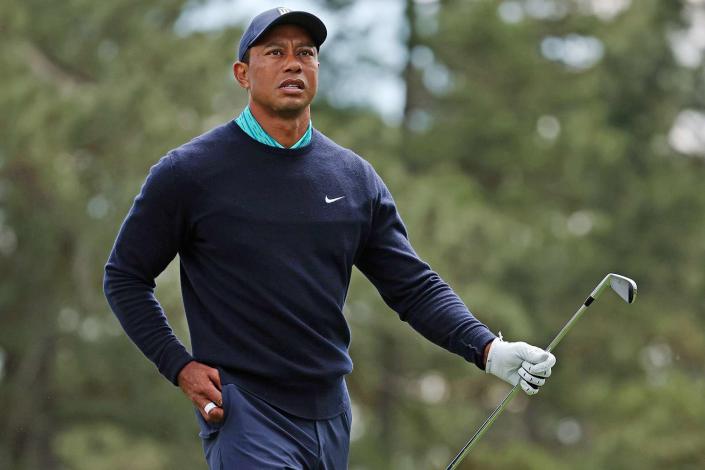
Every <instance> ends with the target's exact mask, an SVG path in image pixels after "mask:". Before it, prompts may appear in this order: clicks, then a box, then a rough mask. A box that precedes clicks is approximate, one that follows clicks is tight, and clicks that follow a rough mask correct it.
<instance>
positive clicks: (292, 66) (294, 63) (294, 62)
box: [284, 53, 301, 73]
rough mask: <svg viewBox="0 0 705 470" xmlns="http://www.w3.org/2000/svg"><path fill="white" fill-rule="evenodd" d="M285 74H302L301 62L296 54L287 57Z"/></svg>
mask: <svg viewBox="0 0 705 470" xmlns="http://www.w3.org/2000/svg"><path fill="white" fill-rule="evenodd" d="M284 71H285V72H293V73H300V72H301V62H299V59H298V57H296V53H294V54H287V55H286V68H285V69H284Z"/></svg>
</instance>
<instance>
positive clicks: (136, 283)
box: [103, 155, 192, 385]
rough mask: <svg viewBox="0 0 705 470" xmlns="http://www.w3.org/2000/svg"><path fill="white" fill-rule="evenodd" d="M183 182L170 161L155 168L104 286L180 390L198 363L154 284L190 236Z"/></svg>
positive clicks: (140, 343)
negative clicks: (181, 377) (187, 370)
mask: <svg viewBox="0 0 705 470" xmlns="http://www.w3.org/2000/svg"><path fill="white" fill-rule="evenodd" d="M178 176H179V175H178V172H177V169H176V168H175V167H174V165H173V162H172V160H171V156H170V155H167V156H165V157H163V158H162V159H161V160H159V162H158V163H157V164H155V165H154V166H152V168H151V169H150V172H149V175H148V176H147V179H146V181H145V182H144V184H143V186H142V189H141V191H140V193H139V195H138V196H137V197H136V198H135V200H134V203H133V206H132V208H131V209H130V212H129V213H128V215H127V217H126V219H125V220H124V222H123V224H122V227H121V228H120V232H119V233H118V236H117V239H116V241H115V244H114V246H113V249H112V252H111V254H110V258H109V259H108V262H107V264H106V266H105V276H104V280H103V289H104V292H105V296H106V298H107V300H108V303H109V304H110V307H111V308H112V310H113V312H114V313H115V315H116V316H117V318H118V320H119V321H120V324H121V325H122V327H123V328H124V330H125V332H126V333H127V335H128V336H129V337H130V339H131V340H132V341H133V342H134V343H135V344H136V345H137V347H138V348H139V349H140V350H141V351H142V353H144V355H145V356H147V357H148V358H149V359H150V360H151V361H152V362H154V364H155V365H156V366H157V368H158V369H159V371H160V372H161V374H162V375H164V376H165V377H166V378H167V379H169V380H170V381H171V382H172V383H173V384H175V385H176V384H177V376H178V373H179V371H180V370H181V369H182V368H183V367H184V366H185V365H186V364H187V363H188V362H189V361H191V360H192V357H191V354H189V352H188V351H187V350H186V348H185V347H184V345H183V344H182V343H181V342H180V341H179V339H178V338H177V337H176V335H174V332H173V331H172V329H171V327H170V326H169V323H168V321H167V318H166V316H165V315H164V311H163V309H162V307H161V305H160V304H159V301H158V300H157V299H156V297H155V296H154V288H155V286H156V284H155V282H154V280H155V278H156V277H157V276H158V275H159V274H160V273H161V272H162V271H163V270H164V269H165V268H166V267H167V265H168V264H169V263H170V262H171V260H172V259H174V257H175V256H176V254H177V253H178V251H179V249H180V247H181V246H182V244H183V242H184V239H185V238H186V236H187V232H188V230H187V222H186V215H185V213H184V212H185V211H184V208H183V204H182V196H183V193H184V192H185V188H184V187H183V186H182V185H180V182H179V179H178Z"/></svg>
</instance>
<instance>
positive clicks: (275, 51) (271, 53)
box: [267, 49, 283, 55]
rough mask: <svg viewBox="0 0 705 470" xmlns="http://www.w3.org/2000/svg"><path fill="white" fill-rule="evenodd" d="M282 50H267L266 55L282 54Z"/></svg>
mask: <svg viewBox="0 0 705 470" xmlns="http://www.w3.org/2000/svg"><path fill="white" fill-rule="evenodd" d="M282 54H283V52H282V50H281V49H272V50H271V51H269V52H267V55H282Z"/></svg>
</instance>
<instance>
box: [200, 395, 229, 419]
mask: <svg viewBox="0 0 705 470" xmlns="http://www.w3.org/2000/svg"><path fill="white" fill-rule="evenodd" d="M209 403H215V402H214V401H212V400H200V404H197V405H196V406H198V410H199V411H200V412H201V416H203V419H205V420H206V421H208V422H209V423H219V422H220V421H222V420H223V418H224V417H225V412H224V410H223V408H221V407H218V406H215V407H213V405H210V406H207V405H208V404H209ZM206 409H208V411H207V412H206Z"/></svg>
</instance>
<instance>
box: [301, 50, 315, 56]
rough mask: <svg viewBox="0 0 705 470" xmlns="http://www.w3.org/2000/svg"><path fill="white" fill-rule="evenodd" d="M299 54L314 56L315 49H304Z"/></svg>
mask: <svg viewBox="0 0 705 470" xmlns="http://www.w3.org/2000/svg"><path fill="white" fill-rule="evenodd" d="M299 54H301V55H303V56H308V57H313V50H311V49H302V50H301V51H299Z"/></svg>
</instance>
